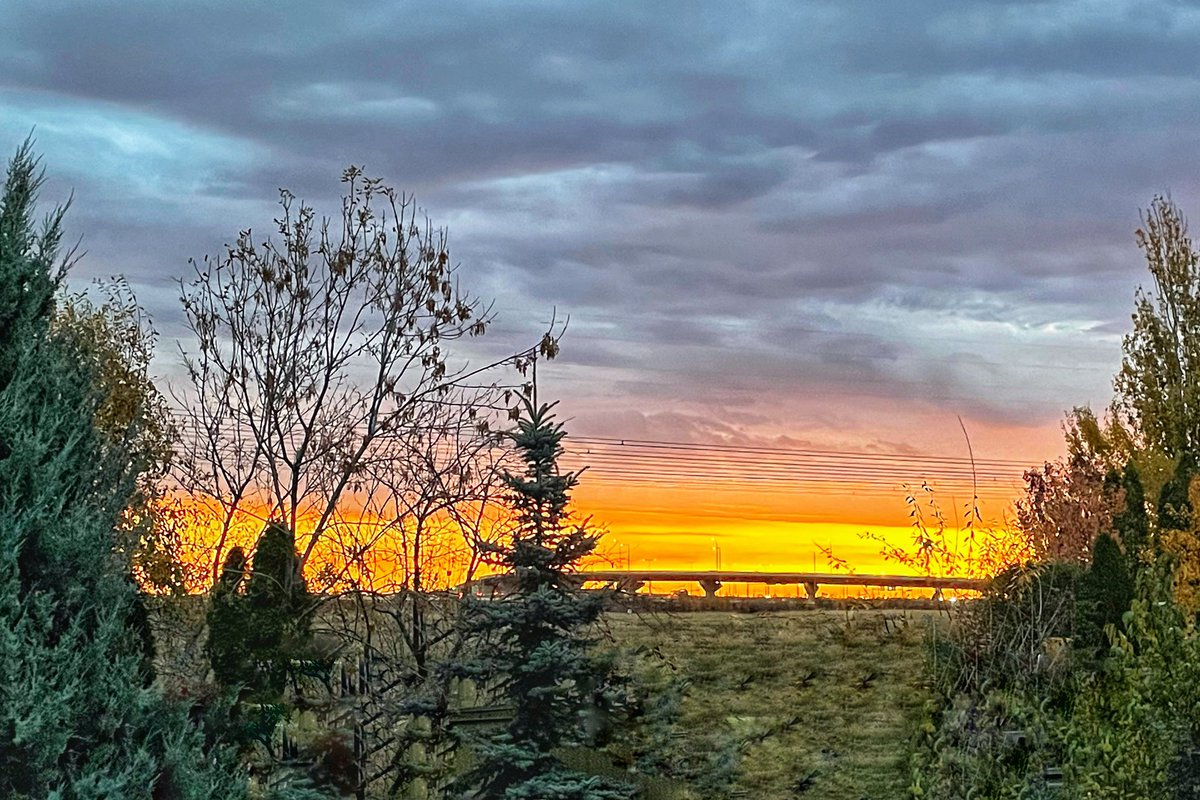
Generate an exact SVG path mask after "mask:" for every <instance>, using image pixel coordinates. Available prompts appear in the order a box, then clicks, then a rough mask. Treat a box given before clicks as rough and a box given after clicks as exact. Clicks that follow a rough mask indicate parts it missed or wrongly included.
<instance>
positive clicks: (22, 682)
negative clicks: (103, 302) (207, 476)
mask: <svg viewBox="0 0 1200 800" xmlns="http://www.w3.org/2000/svg"><path fill="white" fill-rule="evenodd" d="M41 180H42V177H41V171H40V169H39V167H38V163H37V159H35V158H34V157H33V155H32V152H31V147H30V144H29V143H28V142H27V143H26V144H25V145H24V146H22V147H21V148H20V149H19V150H18V152H17V154H16V156H15V157H14V158H13V160H12V161H11V162H10V164H9V168H8V172H7V177H6V180H5V184H4V189H3V195H2V197H0V797H5V798H43V797H46V798H50V797H53V798H69V799H73V798H113V797H120V798H123V799H124V798H128V799H129V800H134V799H135V798H147V800H148V799H149V798H151V797H156V798H157V797H173V798H196V799H197V800H199V798H206V799H207V798H225V797H230V798H232V797H244V796H245V781H244V776H243V775H242V774H241V770H240V768H239V767H238V766H237V765H236V764H235V763H234V761H233V753H232V751H230V750H228V749H226V748H224V747H222V746H220V745H219V744H215V743H213V742H206V741H205V735H204V733H203V732H202V731H201V730H199V729H198V728H197V727H195V726H194V725H193V724H192V723H191V721H190V720H189V719H188V714H187V710H186V709H184V708H182V707H177V706H175V705H173V704H170V703H168V702H166V701H165V700H164V699H163V698H162V697H160V696H159V695H158V694H156V692H155V690H154V689H152V688H150V687H148V686H146V681H145V677H146V671H145V665H144V659H143V654H142V646H141V643H140V642H139V638H140V635H139V631H138V626H137V609H136V592H135V587H134V586H133V584H132V582H131V580H130V578H129V565H128V563H126V562H124V561H123V560H122V558H121V556H120V555H119V550H118V548H117V547H116V530H117V526H118V522H119V519H120V516H121V514H122V512H123V510H124V509H125V508H126V505H127V503H128V502H129V499H130V497H131V496H132V493H133V490H134V486H135V482H136V478H137V475H138V472H139V470H140V467H141V465H140V464H139V463H137V461H136V459H131V458H130V454H129V453H128V452H122V450H121V449H120V448H118V447H114V446H112V445H111V443H109V442H106V441H105V440H104V439H103V437H102V436H101V435H100V434H99V433H98V432H97V430H96V429H95V427H94V425H93V419H94V416H95V410H96V407H97V403H98V402H99V398H98V392H97V391H96V385H95V380H94V376H93V375H91V374H90V373H89V372H88V368H87V366H86V365H87V363H88V362H87V359H84V358H81V353H79V352H78V351H77V350H76V349H75V348H76V347H78V344H77V343H73V342H72V341H71V340H70V339H69V337H56V336H55V335H54V334H53V333H52V331H51V329H50V325H49V320H50V315H51V313H52V311H53V309H54V297H55V293H56V291H57V290H58V288H59V285H60V283H61V281H62V279H63V276H64V274H65V268H66V261H67V260H68V259H64V258H62V257H61V256H60V254H59V243H60V241H61V236H62V234H61V230H62V229H61V222H62V218H63V209H61V208H60V209H58V210H56V211H55V212H53V213H51V214H50V215H49V216H48V217H47V218H46V219H45V221H44V222H43V223H42V224H41V225H40V226H38V225H37V224H35V221H34V218H35V214H36V200H37V194H38V188H39V186H40V184H41Z"/></svg>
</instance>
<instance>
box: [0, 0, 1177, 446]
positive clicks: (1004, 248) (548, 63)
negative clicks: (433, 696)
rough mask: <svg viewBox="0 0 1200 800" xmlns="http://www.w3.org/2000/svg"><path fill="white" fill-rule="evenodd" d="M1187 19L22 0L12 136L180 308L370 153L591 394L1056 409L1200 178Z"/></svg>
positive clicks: (13, 69) (169, 327) (769, 6)
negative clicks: (1165, 217) (188, 281)
mask: <svg viewBox="0 0 1200 800" xmlns="http://www.w3.org/2000/svg"><path fill="white" fill-rule="evenodd" d="M1198 34H1200V13H1198V12H1197V10H1196V9H1195V7H1192V6H1188V5H1184V4H1171V3H1134V2H1108V3H1105V2H1073V3H1042V2H1012V3H994V2H949V0H947V1H946V2H938V3H926V4H921V6H920V7H919V8H913V7H911V6H902V5H900V4H881V3H877V2H857V3H856V2H849V1H848V0H836V2H835V1H834V0H829V2H825V3H805V4H792V3H782V2H780V3H755V4H751V5H747V6H743V5H741V4H736V5H735V4H716V3H713V4H707V5H704V6H701V5H697V4H694V3H683V2H679V3H654V4H645V3H633V2H630V3H624V4H622V3H591V4H585V3H574V4H558V3H505V4H491V3H460V4H453V5H452V6H445V7H438V6H436V5H434V6H428V5H427V6H422V7H418V6H412V5H408V4H400V3H394V2H390V1H389V2H384V1H383V0H378V1H377V2H363V3H357V4H355V5H354V6H353V8H352V9H351V8H345V9H342V8H335V7H333V6H330V5H329V4H328V3H318V2H316V1H315V0H303V1H302V2H296V3H289V4H274V3H246V2H233V0H206V1H203V2H201V1H200V0H197V1H196V2H175V3H162V2H159V0H121V1H120V2H118V0H44V1H43V2H38V3H34V2H29V1H27V0H15V1H14V0H10V2H7V3H5V4H3V5H2V6H0V143H3V142H5V141H7V142H8V147H9V148H10V149H11V148H12V147H13V146H15V144H16V142H17V141H19V140H20V139H21V138H22V137H23V136H24V135H25V134H26V133H27V132H28V131H29V129H30V128H31V127H33V126H35V125H36V130H37V137H38V142H39V147H40V148H41V149H42V150H43V151H44V152H45V154H46V162H47V166H48V167H49V168H50V171H51V173H52V174H54V175H56V176H57V181H58V182H57V183H55V184H54V185H53V186H52V187H51V188H52V189H55V188H57V187H59V186H61V185H62V184H69V185H71V186H73V187H74V188H75V189H76V194H77V198H78V202H77V206H76V212H75V214H74V216H73V218H72V220H73V225H74V227H75V230H76V231H77V232H79V233H82V234H83V235H84V236H85V240H86V246H87V248H88V250H89V251H90V253H89V257H88V259H87V260H86V261H85V262H84V266H83V267H82V277H88V276H91V275H103V274H109V273H112V272H117V271H123V272H126V273H127V274H128V275H129V276H130V278H131V280H132V281H133V282H134V283H135V284H136V285H137V286H138V288H139V291H140V292H141V293H142V296H143V298H144V300H145V302H146V303H147V305H148V306H149V307H150V309H151V311H152V312H153V313H154V314H155V316H156V319H157V320H158V321H159V327H160V328H162V329H163V330H164V332H166V333H167V334H168V335H173V334H177V333H178V331H179V322H178V312H176V311H174V310H173V297H174V290H173V289H172V282H173V280H174V279H175V278H177V277H178V276H180V275H183V274H185V272H186V269H187V267H186V261H187V258H188V257H199V256H202V255H203V254H205V253H214V254H215V253H218V252H219V251H220V248H221V245H222V244H223V243H224V242H226V241H228V240H229V239H230V238H232V236H233V235H234V234H235V233H236V231H237V230H238V229H239V228H242V227H247V226H254V227H255V228H257V229H265V228H266V227H267V226H268V225H269V223H270V218H271V214H272V203H273V201H274V199H275V190H276V189H277V188H278V187H280V186H288V187H290V188H291V189H293V190H294V191H295V192H296V193H297V194H299V195H300V196H302V197H305V198H306V199H309V200H312V201H313V202H314V203H316V204H317V205H318V206H319V208H321V209H322V210H326V211H329V210H335V209H336V206H331V205H330V203H332V202H336V197H337V192H338V188H339V187H338V184H337V176H338V175H339V174H340V171H341V169H342V168H343V167H344V166H345V165H346V164H349V163H365V164H366V165H367V167H368V170H369V172H371V173H372V174H378V175H382V176H385V177H386V178H388V179H389V180H390V181H392V182H393V183H395V184H396V185H398V186H399V187H400V188H403V189H405V190H409V191H415V192H417V193H418V199H419V200H420V201H421V203H422V205H423V207H425V208H426V209H427V210H428V211H429V213H430V215H431V216H432V218H433V220H434V221H435V222H436V223H439V224H447V225H449V226H450V228H451V233H452V239H451V241H452V247H453V249H454V254H455V257H456V259H458V260H460V261H461V262H462V263H463V264H464V273H463V275H464V278H466V279H469V280H470V281H472V282H473V283H474V284H475V285H476V286H477V287H478V290H479V292H480V293H481V294H483V295H485V296H488V297H495V298H496V299H497V305H498V308H499V309H500V311H501V312H502V319H507V320H509V321H508V322H507V323H506V326H502V327H500V328H498V331H507V333H503V334H501V333H498V334H497V335H511V336H513V337H518V338H519V337H522V336H527V335H530V334H532V333H534V332H536V329H537V328H538V325H540V324H542V323H543V322H544V318H546V317H548V316H549V314H550V313H551V310H552V309H557V310H558V311H559V312H560V313H569V314H570V315H571V318H572V325H571V330H570V333H569V335H568V338H567V340H566V342H565V345H566V350H565V352H564V358H565V359H566V360H567V362H573V363H575V364H576V365H577V366H578V367H580V369H575V370H573V371H572V370H568V372H569V373H570V374H571V375H572V376H574V377H572V378H571V380H570V381H567V383H568V384H570V386H568V387H567V388H568V390H569V391H573V392H575V393H576V394H577V396H578V397H579V402H581V403H586V402H587V401H586V399H585V398H586V397H591V396H594V397H603V398H604V400H603V402H604V403H607V404H609V405H610V406H611V405H612V404H613V403H616V404H618V405H619V404H620V403H622V402H625V403H626V404H628V403H630V402H637V403H639V404H642V405H643V406H644V408H643V410H644V411H645V413H649V414H653V413H663V414H665V413H668V412H670V408H668V406H669V405H670V404H671V403H672V402H675V401H676V399H677V398H679V397H680V396H687V397H689V398H690V401H691V402H693V403H695V404H698V405H697V406H696V407H694V408H693V409H692V410H693V411H695V408H705V407H706V408H708V409H709V411H710V412H711V413H724V414H726V415H727V418H732V417H728V415H735V416H736V415H737V414H743V415H745V416H744V417H739V419H743V422H741V423H738V424H742V425H744V426H746V427H754V426H758V427H769V426H770V425H771V424H777V425H783V424H784V423H786V422H787V420H786V419H785V418H784V417H783V416H782V415H779V416H777V417H775V418H774V421H773V422H772V416H771V413H770V412H769V411H764V408H763V407H762V404H761V403H756V402H755V401H753V400H752V398H754V397H755V394H756V393H758V394H760V395H762V396H768V397H769V396H772V393H776V394H778V393H780V392H792V391H793V390H794V387H795V386H798V385H801V384H802V385H803V386H805V387H806V391H809V392H813V393H816V392H819V391H821V387H824V388H825V389H827V390H828V391H831V392H833V391H836V392H840V393H844V394H846V395H847V396H849V395H852V394H853V393H854V392H855V391H861V392H863V393H866V394H872V395H881V394H882V395H886V396H891V397H895V398H897V399H904V398H913V399H919V398H928V397H931V396H933V397H941V398H945V399H944V400H940V401H939V402H942V403H943V404H944V406H945V407H947V408H950V409H956V410H961V409H965V410H967V411H968V412H969V413H974V414H978V415H983V416H988V417H990V418H993V419H1000V420H1012V419H1020V418H1022V417H1026V418H1027V417H1030V416H1033V417H1037V418H1039V419H1047V418H1051V417H1053V416H1054V415H1056V414H1057V413H1058V411H1059V409H1061V408H1064V407H1068V406H1071V405H1074V404H1075V403H1076V402H1080V401H1081V400H1082V401H1086V400H1088V399H1092V398H1095V397H1096V396H1097V394H1098V393H1101V392H1103V391H1105V387H1106V386H1107V381H1108V373H1111V371H1112V370H1113V369H1115V367H1116V364H1115V363H1112V364H1109V365H1108V366H1106V362H1105V359H1110V360H1111V359H1112V357H1113V355H1114V353H1115V352H1116V350H1115V346H1116V342H1117V340H1118V337H1119V333H1120V331H1121V330H1123V329H1124V323H1125V320H1127V318H1128V310H1129V307H1130V304H1131V299H1132V291H1133V287H1134V285H1135V284H1136V283H1137V282H1138V280H1139V279H1140V266H1139V260H1138V254H1137V252H1136V249H1135V248H1134V247H1133V242H1132V236H1131V232H1132V228H1133V227H1134V226H1135V225H1136V223H1137V208H1138V206H1144V205H1146V204H1147V203H1148V202H1149V199H1150V197H1151V196H1152V195H1153V193H1154V192H1157V191H1162V190H1173V192H1174V195H1175V198H1176V199H1177V200H1178V201H1180V203H1181V204H1182V205H1184V206H1185V208H1186V207H1188V206H1189V205H1194V201H1196V200H1197V199H1200V195H1198V193H1197V192H1196V191H1195V187H1194V181H1193V178H1192V175H1193V165H1192V161H1193V158H1192V154H1194V153H1195V152H1196V151H1197V148H1198V147H1200V123H1198V122H1197V121H1196V119H1195V108H1197V107H1198V103H1200V80H1197V77H1196V74H1195V70H1194V69H1193V67H1192V66H1191V63H1192V60H1193V53H1192V51H1193V49H1194V43H1195V42H1196V41H1197V40H1198ZM950 336H953V337H954V338H957V339H960V340H964V341H961V342H959V343H958V344H956V345H954V346H953V347H950V346H948V345H947V344H946V340H947V338H948V337H950ZM1048 346H1049V347H1059V346H1061V347H1069V348H1073V349H1072V350H1070V351H1069V352H1070V353H1071V356H1070V360H1071V363H1072V365H1073V366H1075V367H1077V368H1076V369H1072V370H1057V371H1056V370H1055V367H1056V365H1057V364H1058V363H1059V362H1060V361H1061V360H1062V357H1061V355H1060V353H1059V351H1055V350H1053V349H1047V347H1048ZM1063 352H1067V351H1063ZM972 354H974V355H972ZM1080 364H1086V365H1087V366H1086V369H1078V367H1079V365H1080ZM585 365H586V366H588V367H591V368H594V370H595V371H594V372H593V373H589V372H587V371H586V370H583V369H582V367H583V366H585ZM564 369H567V368H566V367H564ZM981 373H982V374H981ZM589 376H590V377H589ZM590 380H599V381H607V383H606V385H605V386H604V387H600V388H597V387H596V386H594V385H591V384H589V383H588V381H590ZM614 387H619V391H618V388H614ZM620 392H625V393H626V394H624V395H623V397H625V398H626V399H625V400H624V401H623V400H622V399H621V397H622V395H620ZM633 392H636V395H637V397H636V401H635V400H633V399H631V397H632V395H631V393H633ZM1079 395H1083V397H1080V396H1079ZM748 398H751V399H748ZM656 399H657V400H656ZM597 402H599V401H597ZM656 402H658V403H659V405H660V406H661V408H660V407H656V406H655V403H656ZM751 406H755V407H754V408H751ZM689 413H691V412H689ZM746 420H757V422H750V421H746Z"/></svg>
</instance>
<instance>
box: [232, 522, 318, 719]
mask: <svg viewBox="0 0 1200 800" xmlns="http://www.w3.org/2000/svg"><path fill="white" fill-rule="evenodd" d="M246 603H247V606H248V610H249V614H250V620H249V622H250V625H249V629H248V634H249V637H248V640H247V642H248V645H249V648H250V652H251V654H252V656H251V658H252V661H253V663H254V667H255V672H254V676H253V678H252V679H251V680H250V681H249V684H250V685H251V686H252V688H253V689H254V692H255V694H256V695H257V696H258V697H259V698H260V699H261V700H263V701H264V702H277V701H278V700H280V699H281V698H282V696H283V690H284V687H285V686H286V684H287V682H288V679H289V678H290V677H293V676H294V675H295V674H296V670H297V668H299V667H300V666H301V665H303V664H305V663H307V662H309V661H310V660H311V654H310V645H311V643H312V631H311V626H310V623H311V615H312V611H313V598H312V595H310V594H309V592H308V585H307V584H306V583H305V582H304V576H303V575H302V574H301V573H300V557H299V555H298V554H297V553H296V537H295V534H294V533H293V532H292V530H291V529H290V528H288V527H287V526H286V525H283V524H281V523H278V522H273V523H268V524H267V527H266V530H265V531H263V535H262V536H261V537H260V538H259V540H258V546H257V547H256V548H255V550H254V559H253V567H252V569H251V571H250V575H249V578H248V580H247V582H246Z"/></svg>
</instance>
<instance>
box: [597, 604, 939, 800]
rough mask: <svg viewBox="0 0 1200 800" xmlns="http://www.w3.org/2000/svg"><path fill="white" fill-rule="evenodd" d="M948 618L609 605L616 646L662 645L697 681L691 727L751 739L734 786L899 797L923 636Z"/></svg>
mask: <svg viewBox="0 0 1200 800" xmlns="http://www.w3.org/2000/svg"><path fill="white" fill-rule="evenodd" d="M944 619H945V618H944V617H940V618H939V615H938V612H933V611H912V610H909V611H883V610H854V611H830V610H818V611H790V612H780V613H757V614H738V613H729V612H701V613H687V614H657V615H641V616H634V615H624V614H613V615H611V617H610V627H611V630H612V633H613V635H614V637H615V638H616V640H617V642H618V643H619V644H623V645H630V646H637V645H645V646H648V647H655V646H657V647H658V648H660V651H661V652H662V653H663V655H664V656H666V657H667V658H668V659H669V660H670V661H671V662H672V663H673V664H674V665H675V666H676V667H677V668H678V669H679V670H680V671H681V673H682V674H684V675H686V676H687V677H688V678H689V679H690V680H691V681H692V688H691V691H690V693H689V696H688V698H687V700H686V701H685V704H684V709H683V716H684V723H685V727H686V730H688V731H695V732H700V731H706V730H708V731H711V730H713V729H714V728H720V729H723V730H727V731H729V732H730V733H731V734H732V735H734V736H736V737H737V738H739V739H742V740H745V741H746V742H747V743H746V745H745V746H744V751H743V752H744V756H743V759H742V762H741V769H740V771H739V775H738V779H737V783H736V787H737V789H738V790H739V791H738V795H740V796H743V797H747V798H754V800H775V799H776V798H779V800H783V798H788V800H793V799H794V798H803V799H804V800H809V799H810V798H811V800H859V799H860V798H861V799H862V800H891V799H892V798H895V800H900V798H903V797H904V790H905V787H906V786H907V784H908V778H907V772H908V770H907V763H906V754H907V749H908V744H909V742H910V741H911V739H912V735H913V731H914V727H915V725H916V724H917V720H918V718H919V715H920V710H921V706H922V703H923V702H924V699H925V694H924V690H923V688H922V687H921V669H922V663H923V658H924V648H923V645H922V641H923V638H924V634H925V632H926V631H927V630H928V629H929V627H930V626H932V625H937V624H939V623H940V622H941V621H943V620H944ZM685 735H688V734H685ZM760 739H761V741H760Z"/></svg>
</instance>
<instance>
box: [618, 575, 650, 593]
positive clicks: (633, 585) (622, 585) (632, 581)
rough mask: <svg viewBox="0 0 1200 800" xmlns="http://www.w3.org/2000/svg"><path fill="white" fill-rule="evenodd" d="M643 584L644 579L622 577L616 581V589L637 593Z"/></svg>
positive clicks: (644, 583)
mask: <svg viewBox="0 0 1200 800" xmlns="http://www.w3.org/2000/svg"><path fill="white" fill-rule="evenodd" d="M645 585H646V582H645V581H639V580H638V579H637V578H623V579H622V580H619V581H617V591H618V592H629V593H630V594H637V593H638V589H641V588H642V587H643V586H645Z"/></svg>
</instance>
